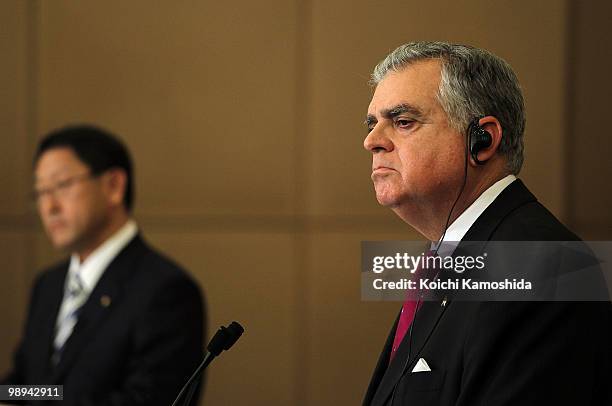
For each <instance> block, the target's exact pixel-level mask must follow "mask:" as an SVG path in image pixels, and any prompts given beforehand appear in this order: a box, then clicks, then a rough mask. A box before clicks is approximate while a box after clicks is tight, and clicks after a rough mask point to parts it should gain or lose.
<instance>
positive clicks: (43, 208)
mask: <svg viewBox="0 0 612 406" xmlns="http://www.w3.org/2000/svg"><path fill="white" fill-rule="evenodd" d="M37 205H38V213H39V214H40V216H41V217H44V216H49V215H52V214H55V213H58V212H59V211H60V209H61V207H60V202H59V200H58V199H57V197H56V196H55V194H54V193H45V194H43V195H40V196H38V201H37Z"/></svg>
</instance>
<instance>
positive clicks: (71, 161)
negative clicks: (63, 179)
mask: <svg viewBox="0 0 612 406" xmlns="http://www.w3.org/2000/svg"><path fill="white" fill-rule="evenodd" d="M87 169H88V167H87V165H85V164H84V163H83V162H82V161H81V160H80V159H79V158H78V157H77V155H76V154H75V153H74V151H73V150H72V149H71V148H68V147H57V148H51V149H49V150H47V151H45V152H43V153H42V155H41V156H40V157H39V158H38V161H37V162H36V168H35V170H34V172H35V177H36V180H37V181H39V180H45V179H53V178H56V177H58V176H63V175H74V174H77V173H81V172H83V171H84V170H87Z"/></svg>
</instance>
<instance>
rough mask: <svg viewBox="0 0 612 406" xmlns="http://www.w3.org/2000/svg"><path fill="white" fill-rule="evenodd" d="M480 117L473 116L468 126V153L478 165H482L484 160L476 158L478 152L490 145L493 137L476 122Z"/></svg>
mask: <svg viewBox="0 0 612 406" xmlns="http://www.w3.org/2000/svg"><path fill="white" fill-rule="evenodd" d="M479 120H480V118H475V119H474V120H473V121H472V122H471V123H470V125H469V126H468V131H467V132H468V134H467V136H468V137H469V146H470V155H471V156H472V158H473V159H474V161H475V162H476V163H477V164H478V165H484V164H485V162H484V161H481V160H479V159H478V153H479V152H480V151H482V150H483V149H485V148H488V147H490V146H491V142H493V139H492V138H491V134H489V133H488V132H487V131H485V130H484V128H482V127H481V126H480V124H479V123H478V121H479Z"/></svg>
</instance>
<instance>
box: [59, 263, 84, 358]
mask: <svg viewBox="0 0 612 406" xmlns="http://www.w3.org/2000/svg"><path fill="white" fill-rule="evenodd" d="M68 277H69V280H68V288H67V289H66V291H65V292H64V301H63V302H62V306H61V307H60V311H59V315H58V318H57V324H56V326H55V339H54V340H53V349H54V352H53V358H52V360H53V363H54V364H57V363H58V362H59V359H60V357H61V354H62V350H63V349H64V344H66V341H67V340H68V337H70V335H71V334H72V329H73V328H74V326H75V324H76V322H77V319H78V316H79V310H80V309H81V307H82V306H83V303H85V300H86V299H87V296H88V295H87V291H86V290H85V286H84V285H83V281H82V280H81V277H80V276H79V273H78V272H74V273H73V272H70V273H69V276H68Z"/></svg>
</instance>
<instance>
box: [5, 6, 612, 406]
mask: <svg viewBox="0 0 612 406" xmlns="http://www.w3.org/2000/svg"><path fill="white" fill-rule="evenodd" d="M577 8H578V6H576V5H570V4H569V3H568V1H557V0H549V1H539V2H531V1H519V2H489V1H486V0H471V1H467V2H456V1H445V2H435V4H429V3H427V4H425V3H423V4H416V3H413V2H407V1H391V2H385V4H384V6H382V5H381V3H380V2H369V1H358V2H355V1H347V0H335V1H322V0H311V1H300V0H294V1H285V0H272V1H267V2H265V3H262V2H252V1H246V0H236V1H232V2H208V1H180V2H175V1H167V2H149V1H130V2H124V1H104V2H102V1H59V0H57V1H32V0H31V1H19V0H14V1H5V2H2V3H0V18H1V23H0V29H1V30H2V37H1V38H0V46H1V49H2V51H3V55H5V56H6V57H5V58H4V62H3V64H0V78H1V80H2V90H3V91H4V92H6V94H5V95H4V97H3V98H1V101H0V103H2V107H3V108H2V109H0V115H1V117H2V121H1V123H0V125H1V126H2V137H0V147H2V151H3V153H2V158H3V159H1V160H0V165H2V169H3V170H2V171H0V174H1V175H0V176H1V177H0V182H1V183H0V185H1V187H2V190H3V194H2V195H0V255H2V258H3V259H4V265H5V267H4V268H5V269H4V270H3V274H2V277H1V279H0V280H1V281H2V283H1V284H0V305H1V306H2V309H3V311H2V312H1V314H0V322H1V323H2V326H3V329H2V335H1V337H0V348H2V349H3V350H2V351H0V369H4V367H5V366H7V365H8V359H9V356H10V350H9V349H10V348H12V346H13V345H14V343H15V341H16V340H17V337H18V336H19V329H20V326H21V321H22V318H23V314H24V310H23V309H24V306H25V303H26V302H27V295H28V286H29V283H30V281H31V279H32V277H33V276H34V275H35V272H36V270H38V269H40V267H41V266H43V265H44V264H48V263H49V262H50V261H51V260H52V259H53V258H57V256H58V254H57V253H54V252H53V250H52V249H51V248H50V247H49V245H48V243H47V242H46V239H45V237H44V235H43V234H42V232H41V230H40V227H39V226H38V223H37V221H36V219H35V215H34V213H33V211H32V207H31V205H30V204H29V202H28V199H27V193H28V191H29V189H30V187H31V182H30V179H31V172H30V159H31V153H32V150H33V146H34V145H35V142H36V139H37V138H38V137H39V136H40V134H43V133H44V132H46V131H48V130H50V129H52V128H54V127H57V126H60V125H63V124H66V123H68V122H75V121H78V122H82V121H87V122H95V123H99V124H101V125H103V126H106V127H108V128H109V129H111V130H113V131H114V132H116V133H118V134H121V135H122V136H123V138H124V139H125V141H126V142H127V144H128V145H129V147H130V148H131V150H132V152H133V155H134V159H135V161H136V175H137V182H136V185H137V204H136V210H135V213H136V217H137V219H138V220H139V222H140V224H141V226H142V228H143V230H144V232H145V234H146V235H147V237H148V238H149V240H150V241H152V242H153V243H154V244H155V245H157V246H158V247H159V248H161V249H163V250H164V251H165V252H167V253H169V254H170V255H172V256H173V257H174V258H175V259H176V260H178V261H179V262H180V263H182V264H183V265H185V266H186V267H187V268H188V269H189V270H190V271H191V273H192V274H193V275H194V276H195V278H196V279H197V280H198V281H199V282H200V283H201V285H202V287H203V288H204V289H205V291H206V293H207V298H208V303H209V306H210V328H211V329H216V327H217V326H218V325H220V324H226V323H227V322H229V321H231V320H233V319H236V320H238V321H240V322H242V323H243V324H244V326H245V328H246V333H245V336H244V338H243V339H241V340H240V342H239V343H238V344H237V345H236V347H235V348H234V349H232V351H230V352H228V353H227V354H224V355H223V357H221V358H220V359H219V360H217V361H216V362H215V364H214V365H213V366H212V368H211V371H210V374H209V380H208V386H207V390H206V395H205V401H206V402H205V403H207V404H257V405H259V404H261V405H267V404H296V405H315V404H316V405H335V404H356V403H359V401H360V399H361V397H362V395H363V392H364V391H365V387H366V384H367V381H368V379H369V374H370V373H371V371H372V369H373V366H374V363H375V359H376V357H377V355H378V351H379V350H380V348H381V346H382V344H383V340H384V337H385V336H386V334H387V332H388V329H389V328H390V324H391V322H392V320H393V318H394V316H395V312H396V310H397V308H398V306H399V305H398V304H396V303H391V304H389V303H362V302H361V301H360V299H359V278H358V277H357V272H358V269H359V242H360V241H361V240H368V239H412V238H417V235H416V234H415V233H414V232H413V231H412V230H411V229H410V228H409V227H407V226H405V225H404V224H402V223H401V222H400V221H399V220H398V219H396V218H395V217H394V216H393V215H392V213H390V212H388V211H387V210H385V209H383V208H380V207H379V206H378V205H377V204H376V201H375V199H374V196H373V193H372V190H371V184H370V181H369V156H368V153H367V152H366V151H364V150H363V148H362V142H363V138H364V136H365V131H364V126H363V124H362V123H363V119H364V115H365V111H366V108H367V104H368V102H369V97H370V94H371V90H370V89H369V88H368V86H367V85H366V82H367V80H368V75H369V72H370V71H371V69H372V67H373V66H374V64H376V63H377V62H378V61H379V60H380V59H381V58H382V57H384V55H385V54H386V53H387V52H388V51H390V50H391V49H392V48H394V47H395V46H397V45H399V44H401V43H403V42H406V41H409V40H418V39H441V40H448V41H453V42H466V43H471V44H474V45H477V46H482V47H485V48H487V49H490V50H491V51H493V52H495V53H497V54H498V55H500V56H502V57H504V58H505V59H506V60H508V61H509V62H510V64H512V65H513V66H514V67H515V69H516V71H517V74H518V76H519V78H520V79H521V81H522V85H523V88H524V91H525V95H526V99H527V106H528V124H527V134H526V137H527V138H526V143H527V146H526V147H527V159H526V165H525V168H524V172H523V178H524V179H525V180H526V181H527V183H528V184H529V185H530V186H531V188H532V189H533V190H534V191H535V192H536V193H537V195H538V196H539V197H540V198H541V200H542V201H543V202H544V203H545V204H546V205H547V206H548V207H549V208H550V209H551V210H552V211H554V212H555V213H556V214H558V215H561V216H562V217H563V218H571V219H575V218H578V217H580V216H578V213H582V210H583V208H586V207H589V208H590V207H595V208H596V211H595V212H594V213H592V216H595V217H588V218H586V217H585V218H582V217H580V221H581V224H583V223H584V224H587V223H588V222H589V221H593V222H597V221H600V220H602V219H603V221H605V222H607V224H608V225H610V223H611V222H612V219H611V218H610V215H609V213H608V211H607V210H605V209H606V208H607V206H605V205H602V204H596V203H597V202H591V203H592V205H590V206H584V205H583V200H577V199H576V198H574V197H571V198H570V197H568V190H567V189H568V188H569V189H570V190H569V191H572V192H578V191H580V192H581V193H584V194H587V195H588V194H589V188H588V186H587V185H588V184H587V185H585V184H583V183H582V181H581V179H583V178H590V176H589V175H590V174H591V173H592V172H591V171H593V170H595V169H596V168H593V167H592V166H589V164H585V165H583V166H580V168H581V171H580V172H574V171H573V168H575V166H576V162H575V160H578V161H579V162H581V163H583V162H588V161H589V158H588V155H589V151H586V150H583V149H581V150H580V153H579V154H578V155H576V156H575V157H574V156H571V155H570V154H569V153H568V145H570V144H569V143H568V139H569V138H570V137H571V136H573V133H572V131H573V130H575V127H572V126H568V122H567V111H566V110H567V108H568V105H569V104H568V103H569V101H568V100H569V96H568V95H569V93H570V89H569V88H568V83H582V82H574V81H570V80H569V79H572V78H573V77H574V76H576V75H578V76H579V77H580V78H582V79H584V76H585V75H587V74H591V73H598V72H599V71H593V70H592V69H596V68H594V67H592V66H591V65H590V64H589V63H588V56H587V55H582V54H581V53H580V52H582V51H581V50H582V49H583V48H581V47H578V44H582V43H583V42H585V43H586V42H588V41H585V40H584V39H580V41H583V42H580V41H578V40H576V38H578V35H577V33H584V31H586V27H585V26H584V25H577V24H576V21H577V20H576V19H575V18H574V13H576V12H577V10H576V9H577ZM588 12H590V13H591V14H597V12H596V11H595V12H594V11H593V10H590V11H588ZM607 15H609V13H608V14H607ZM583 20H585V21H586V20H587V17H584V18H583ZM580 21H582V20H580ZM601 26H603V24H602V25H601ZM601 29H602V30H603V28H601ZM604 34H607V32H606V33H604ZM580 38H583V37H580ZM603 43H605V42H602V44H603ZM573 56H576V57H579V58H578V59H577V60H575V59H573V58H572V57H573ZM579 61H580V62H581V63H582V65H581V64H580V63H578V62H579ZM608 66H609V61H608ZM602 72H603V71H602ZM598 74H599V73H598ZM572 75H574V76H572ZM601 76H603V75H601ZM582 79H581V80H582ZM587 80H589V79H587ZM590 80H591V81H590V82H589V83H591V84H592V79H590ZM608 82H609V81H608ZM585 86H586V84H585ZM608 86H609V83H608ZM584 89H587V88H586V87H584V88H583V87H582V85H581V84H580V85H576V86H575V91H578V92H582V93H581V94H582V97H583V99H585V100H587V99H588V96H589V94H588V93H585V92H586V90H584ZM609 93H610V92H607V93H606V94H605V95H602V96H601V97H602V98H604V97H605V96H607V94H609ZM581 100H582V99H581ZM604 100H605V99H604ZM587 102H588V100H587ZM582 114H583V115H582V116H581V117H584V116H587V114H586V112H584V113H582ZM579 119H582V118H577V119H576V120H579ZM587 122H591V121H588V120H587ZM578 123H579V122H578V121H576V122H572V125H575V126H577V125H578ZM580 123H582V121H580ZM592 123H593V125H594V128H593V129H592V131H594V132H597V123H598V122H596V121H592ZM600 124H601V123H600ZM598 134H599V133H598ZM600 137H603V135H601V136H600ZM599 142H603V143H605V142H607V143H608V145H609V141H607V140H605V139H603V138H602V139H599ZM571 145H573V144H571ZM590 145H592V144H590ZM591 149H593V147H591ZM599 151H601V150H599ZM590 152H592V151H590ZM601 165H604V164H601ZM604 166H605V165H604ZM606 168H609V165H608V166H606ZM604 169H605V168H604ZM608 174H609V170H608ZM568 177H569V178H570V179H571V180H572V181H571V182H567V181H566V180H567V178H568ZM568 185H570V186H571V185H573V186H571V187H568ZM598 185H599V184H598ZM580 188H581V189H580ZM607 196H609V193H608V195H607ZM584 204H588V203H584ZM597 216H599V217H597Z"/></svg>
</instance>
